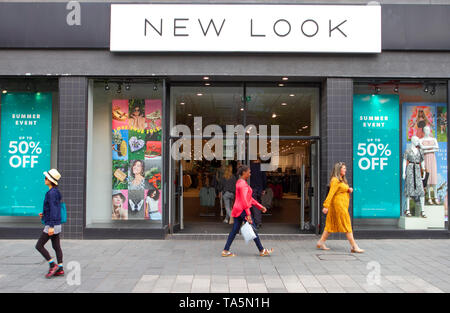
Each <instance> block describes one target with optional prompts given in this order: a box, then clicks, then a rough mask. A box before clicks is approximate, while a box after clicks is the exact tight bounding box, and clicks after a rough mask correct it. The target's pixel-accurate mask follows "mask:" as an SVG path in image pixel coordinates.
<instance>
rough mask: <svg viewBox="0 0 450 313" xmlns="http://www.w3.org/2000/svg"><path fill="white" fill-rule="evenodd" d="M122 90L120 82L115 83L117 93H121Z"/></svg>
mask: <svg viewBox="0 0 450 313" xmlns="http://www.w3.org/2000/svg"><path fill="white" fill-rule="evenodd" d="M121 92H122V84H118V85H117V93H121Z"/></svg>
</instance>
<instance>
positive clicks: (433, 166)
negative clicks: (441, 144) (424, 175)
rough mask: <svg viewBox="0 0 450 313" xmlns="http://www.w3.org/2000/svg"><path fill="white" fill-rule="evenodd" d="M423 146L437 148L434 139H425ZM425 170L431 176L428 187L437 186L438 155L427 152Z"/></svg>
mask: <svg viewBox="0 0 450 313" xmlns="http://www.w3.org/2000/svg"><path fill="white" fill-rule="evenodd" d="M422 145H423V146H425V147H426V146H430V147H434V146H435V140H434V139H433V138H430V139H424V140H423V141H422ZM424 159H425V170H426V171H427V172H428V173H429V174H430V175H429V177H428V182H427V184H428V185H436V184H437V181H438V177H437V162H436V154H435V153H434V152H426V153H425V156H424Z"/></svg>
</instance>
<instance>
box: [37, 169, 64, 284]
mask: <svg viewBox="0 0 450 313" xmlns="http://www.w3.org/2000/svg"><path fill="white" fill-rule="evenodd" d="M44 175H45V184H46V185H47V186H48V188H49V191H47V193H46V194H45V198H44V212H43V213H40V214H39V215H40V216H41V218H42V220H43V221H44V224H45V227H44V230H43V232H42V234H41V238H39V240H38V242H37V244H36V249H37V250H38V251H39V252H40V253H41V254H42V256H43V257H44V258H45V259H46V260H47V262H48V264H49V270H48V273H47V275H45V277H46V278H50V277H52V276H63V275H64V269H63V253H62V250H61V243H60V238H59V235H60V233H61V193H60V192H59V190H58V181H59V179H60V178H61V174H59V172H58V171H57V170H55V169H51V170H50V171H48V172H44ZM49 240H51V241H52V247H53V249H54V250H55V253H56V260H57V263H56V262H55V260H54V259H53V258H52V257H50V254H49V253H48V251H47V249H45V247H44V246H45V244H46V243H47V241H49Z"/></svg>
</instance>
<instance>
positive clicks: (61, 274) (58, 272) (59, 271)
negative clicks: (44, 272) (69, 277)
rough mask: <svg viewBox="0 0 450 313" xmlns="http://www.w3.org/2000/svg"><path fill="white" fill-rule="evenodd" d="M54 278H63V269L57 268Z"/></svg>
mask: <svg viewBox="0 0 450 313" xmlns="http://www.w3.org/2000/svg"><path fill="white" fill-rule="evenodd" d="M54 276H64V269H63V268H62V266H61V267H60V268H58V270H57V271H56V273H55V275H54Z"/></svg>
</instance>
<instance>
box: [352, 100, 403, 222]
mask: <svg viewBox="0 0 450 313" xmlns="http://www.w3.org/2000/svg"><path fill="white" fill-rule="evenodd" d="M399 114H400V113H399V97H398V95H354V96H353V185H354V198H353V218H399V217H400V196H399V194H400V130H399V128H400V127H399V124H400V120H399Z"/></svg>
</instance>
